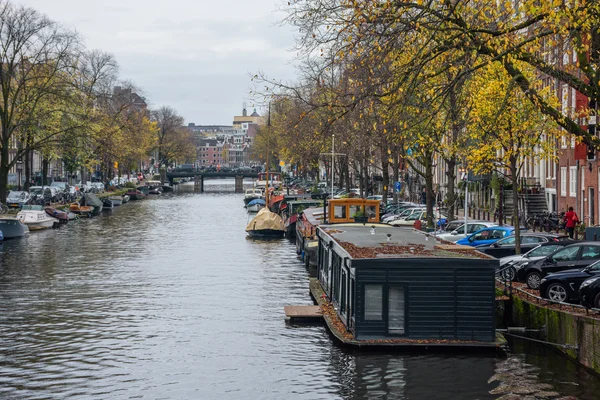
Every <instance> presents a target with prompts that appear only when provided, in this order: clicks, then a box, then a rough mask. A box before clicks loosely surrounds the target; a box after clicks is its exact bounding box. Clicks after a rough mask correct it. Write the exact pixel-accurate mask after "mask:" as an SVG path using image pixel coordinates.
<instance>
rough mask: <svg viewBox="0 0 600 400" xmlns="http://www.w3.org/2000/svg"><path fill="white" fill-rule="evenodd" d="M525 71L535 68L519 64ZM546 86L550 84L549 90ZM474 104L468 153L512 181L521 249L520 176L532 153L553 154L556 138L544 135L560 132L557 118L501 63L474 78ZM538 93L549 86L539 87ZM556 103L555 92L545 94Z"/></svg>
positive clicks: (483, 169)
mask: <svg viewBox="0 0 600 400" xmlns="http://www.w3.org/2000/svg"><path fill="white" fill-rule="evenodd" d="M519 67H520V68H521V69H522V70H523V71H528V72H529V73H530V74H533V71H531V69H530V68H529V69H528V68H527V67H526V66H522V65H519ZM546 91H547V89H546ZM469 92H470V94H471V99H472V104H471V113H470V118H469V121H468V125H467V130H468V137H469V143H470V146H469V147H468V148H467V149H466V151H465V153H464V157H465V159H466V162H467V165H468V168H469V169H470V170H472V171H473V172H474V173H476V174H479V173H490V172H493V171H500V172H502V173H505V174H506V175H508V177H509V178H510V182H511V183H512V188H513V191H512V201H513V207H514V208H513V215H512V220H513V224H514V226H515V236H516V240H515V243H516V251H517V254H519V253H520V228H519V227H520V220H519V207H518V204H519V201H518V199H519V197H518V196H519V194H518V187H519V178H520V175H521V169H522V167H523V165H524V163H525V161H526V160H527V159H528V158H535V159H538V160H539V159H546V158H549V157H552V154H553V152H552V149H553V146H554V143H553V142H552V141H551V140H544V138H545V137H552V136H554V135H555V134H556V131H557V126H556V124H555V123H554V121H553V120H552V119H551V118H550V117H548V116H547V115H544V114H543V113H542V112H541V111H540V110H539V109H538V108H537V107H536V106H534V105H533V104H532V103H531V102H529V101H527V99H526V96H525V94H524V93H523V92H522V91H521V90H519V88H518V83H517V82H516V79H515V78H512V77H511V76H510V75H509V74H508V73H507V72H506V71H505V70H504V69H503V68H502V66H501V64H490V65H487V66H485V67H483V68H481V69H480V70H479V71H478V72H477V73H476V74H475V76H474V77H473V78H472V80H471V81H470V82H469ZM539 93H540V94H542V93H544V89H542V88H539ZM546 96H547V98H545V101H546V102H548V103H551V102H552V101H553V100H552V96H550V95H548V94H546Z"/></svg>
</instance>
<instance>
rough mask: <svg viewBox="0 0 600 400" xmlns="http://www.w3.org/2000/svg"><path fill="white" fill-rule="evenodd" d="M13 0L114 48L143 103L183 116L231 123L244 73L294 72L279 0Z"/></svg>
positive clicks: (245, 90) (245, 83) (92, 44)
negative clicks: (174, 110) (162, 107)
mask: <svg viewBox="0 0 600 400" xmlns="http://www.w3.org/2000/svg"><path fill="white" fill-rule="evenodd" d="M13 1H14V2H15V3H17V4H23V5H27V6H30V7H33V8H35V9H37V10H39V11H41V12H43V13H44V14H46V15H47V16H49V17H50V18H51V19H53V20H55V21H57V22H60V23H62V24H63V25H65V26H67V27H70V28H73V29H75V30H76V31H77V32H79V33H80V34H81V36H82V37H83V39H84V41H85V45H86V47H87V48H88V49H100V50H103V51H106V52H109V53H112V54H114V56H115V58H116V59H117V61H118V63H119V66H120V75H121V78H123V79H126V80H131V81H132V82H133V83H134V84H136V85H137V86H139V87H141V88H142V90H143V92H144V93H143V94H144V95H145V96H146V99H147V101H148V103H149V105H150V107H152V108H157V107H160V106H162V105H168V106H171V107H173V108H175V109H176V110H177V111H178V112H179V113H180V114H181V115H182V116H183V117H184V118H185V121H186V123H188V122H194V123H196V124H197V125H212V124H220V125H231V122H232V121H233V116H234V115H241V110H242V103H243V102H244V101H247V103H248V109H249V113H251V112H252V105H253V103H252V100H248V98H249V90H250V88H251V86H252V82H251V81H250V74H254V73H256V72H258V71H264V72H265V73H267V74H268V75H269V76H272V77H276V78H279V79H283V80H285V81H290V80H293V79H294V73H295V71H294V68H293V66H292V65H291V64H290V61H291V60H292V59H293V56H294V54H293V53H291V52H290V51H289V50H290V49H292V47H293V45H294V39H293V32H292V29H291V28H290V27H280V26H279V25H278V24H277V23H278V22H279V21H280V20H281V19H282V17H283V14H281V13H280V12H278V11H276V10H277V5H278V4H280V3H279V1H280V0H167V1H165V0H96V1H92V0H13ZM259 112H261V110H260V109H259ZM261 114H262V112H261Z"/></svg>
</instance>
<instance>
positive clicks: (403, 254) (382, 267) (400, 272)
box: [317, 224, 498, 342]
mask: <svg viewBox="0 0 600 400" xmlns="http://www.w3.org/2000/svg"><path fill="white" fill-rule="evenodd" d="M317 237H318V240H319V261H318V266H317V276H318V280H319V283H320V285H321V287H322V289H323V290H324V292H325V293H326V295H327V297H328V299H329V301H330V302H331V303H332V304H333V307H334V309H335V310H336V314H337V316H338V318H339V320H340V321H341V322H342V324H343V325H344V326H345V328H346V329H347V331H348V332H349V333H351V334H352V335H353V337H354V339H356V340H372V339H373V340H374V339H415V340H453V341H478V342H494V341H495V338H496V333H495V322H494V312H495V283H494V282H495V281H494V273H495V268H496V267H497V266H498V260H496V259H493V258H491V257H488V256H486V255H483V254H481V253H478V252H476V251H474V250H473V249H464V248H461V247H459V246H455V245H443V244H441V243H438V242H437V241H436V240H434V238H433V237H431V238H429V237H427V236H426V235H424V234H422V233H418V232H416V231H413V230H412V229H397V228H392V227H389V226H385V225H373V226H371V225H370V224H366V225H360V224H344V225H335V224H334V225H320V226H319V227H318V228H317Z"/></svg>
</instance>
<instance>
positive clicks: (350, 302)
mask: <svg viewBox="0 0 600 400" xmlns="http://www.w3.org/2000/svg"><path fill="white" fill-rule="evenodd" d="M348 313H349V314H350V320H353V319H354V279H353V278H350V298H349V299H348Z"/></svg>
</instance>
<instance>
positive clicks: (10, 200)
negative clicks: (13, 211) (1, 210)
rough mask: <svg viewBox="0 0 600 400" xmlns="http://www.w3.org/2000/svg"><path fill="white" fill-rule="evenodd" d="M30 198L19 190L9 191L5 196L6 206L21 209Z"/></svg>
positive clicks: (26, 193)
mask: <svg viewBox="0 0 600 400" xmlns="http://www.w3.org/2000/svg"><path fill="white" fill-rule="evenodd" d="M30 198H31V196H30V194H29V193H28V192H25V191H21V190H11V191H10V192H8V196H6V206H7V207H15V208H17V207H18V208H21V207H23V204H27V202H28V201H29V199H30Z"/></svg>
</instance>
